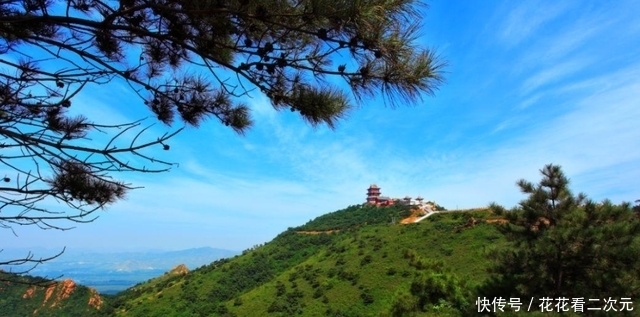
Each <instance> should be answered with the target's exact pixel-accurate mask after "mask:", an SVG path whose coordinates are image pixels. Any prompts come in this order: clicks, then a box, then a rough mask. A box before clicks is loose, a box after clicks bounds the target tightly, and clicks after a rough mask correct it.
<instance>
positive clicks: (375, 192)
mask: <svg viewBox="0 0 640 317" xmlns="http://www.w3.org/2000/svg"><path fill="white" fill-rule="evenodd" d="M423 201H424V198H422V197H420V196H418V197H416V198H415V199H412V198H411V197H409V196H405V197H404V198H402V199H400V198H390V197H387V196H382V194H381V193H380V187H378V185H376V184H371V186H369V188H368V189H367V202H366V203H367V204H369V205H376V206H390V205H394V204H396V203H400V204H403V205H410V206H417V207H420V208H421V209H424V208H428V209H432V210H433V209H435V203H433V202H426V203H425V202H423Z"/></svg>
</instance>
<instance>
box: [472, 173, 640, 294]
mask: <svg viewBox="0 0 640 317" xmlns="http://www.w3.org/2000/svg"><path fill="white" fill-rule="evenodd" d="M540 172H541V173H542V179H541V181H540V182H539V183H538V184H533V183H531V182H528V181H525V180H521V181H519V182H518V186H519V187H520V189H521V190H522V192H523V193H525V194H527V195H528V198H527V199H526V200H524V201H522V202H521V203H520V205H519V207H517V208H514V209H512V210H510V211H507V210H505V209H504V208H502V207H500V206H498V205H493V206H492V208H493V209H494V211H497V212H498V213H502V214H504V215H505V216H506V218H507V220H508V222H507V223H506V224H504V225H503V226H502V227H501V230H502V232H503V233H504V235H505V237H506V238H507V240H508V241H510V247H508V248H506V249H501V250H499V251H498V252H496V259H497V265H496V266H495V268H494V269H493V270H492V272H493V273H495V275H494V278H495V279H494V280H493V281H492V282H491V283H489V284H488V285H489V286H488V288H487V289H486V290H484V291H483V292H482V293H483V294H482V296H487V295H490V296H492V297H493V296H494V295H495V296H502V297H503V298H509V297H520V298H531V297H535V298H540V297H551V298H560V297H565V298H578V297H584V298H608V297H618V298H621V297H622V298H624V297H632V298H635V297H634V296H637V295H638V294H639V291H640V289H639V288H638V286H639V285H638V281H640V276H639V273H640V272H639V271H638V267H639V265H640V221H638V218H637V216H636V215H635V213H634V211H633V209H632V207H631V205H630V204H627V203H625V204H622V205H614V204H612V203H611V202H610V201H608V200H605V201H603V202H602V203H595V202H593V201H591V200H589V199H587V198H586V196H585V195H584V194H578V195H574V194H572V193H571V191H570V190H569V187H568V184H569V180H568V179H567V177H566V176H565V175H564V173H563V172H562V170H561V168H560V166H557V165H551V164H550V165H546V166H545V167H544V168H543V169H542V170H541V171H540ZM491 293H493V294H491ZM485 294H486V295H485Z"/></svg>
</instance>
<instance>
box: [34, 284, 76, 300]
mask: <svg viewBox="0 0 640 317" xmlns="http://www.w3.org/2000/svg"><path fill="white" fill-rule="evenodd" d="M75 289H76V283H75V282H74V281H73V280H70V279H66V280H64V281H62V282H58V283H54V284H51V285H49V286H48V287H47V289H46V290H45V293H44V302H43V303H42V305H43V306H45V305H47V303H50V304H49V307H56V306H59V305H60V302H61V301H63V300H64V299H66V298H68V297H69V295H71V293H72V292H73V291H74V290H75Z"/></svg>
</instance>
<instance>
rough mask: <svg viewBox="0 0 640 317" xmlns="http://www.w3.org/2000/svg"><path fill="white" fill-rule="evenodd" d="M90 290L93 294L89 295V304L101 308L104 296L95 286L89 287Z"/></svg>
mask: <svg viewBox="0 0 640 317" xmlns="http://www.w3.org/2000/svg"><path fill="white" fill-rule="evenodd" d="M89 291H90V293H91V295H89V306H91V307H93V308H95V309H98V310H99V309H100V306H102V297H100V294H98V291H96V290H95V289H93V288H89Z"/></svg>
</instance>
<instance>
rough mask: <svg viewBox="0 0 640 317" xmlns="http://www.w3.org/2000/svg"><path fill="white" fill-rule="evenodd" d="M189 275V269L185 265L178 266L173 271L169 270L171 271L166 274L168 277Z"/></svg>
mask: <svg viewBox="0 0 640 317" xmlns="http://www.w3.org/2000/svg"><path fill="white" fill-rule="evenodd" d="M187 273H189V269H188V268H187V266H186V265H184V264H180V265H178V266H176V267H174V268H173V269H171V271H169V272H167V273H166V274H168V275H185V274H187Z"/></svg>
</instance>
